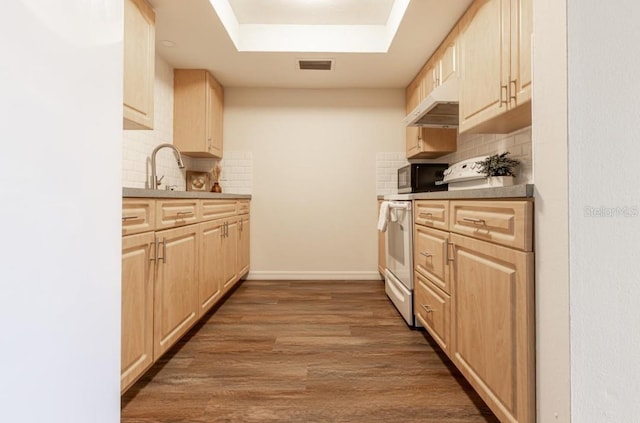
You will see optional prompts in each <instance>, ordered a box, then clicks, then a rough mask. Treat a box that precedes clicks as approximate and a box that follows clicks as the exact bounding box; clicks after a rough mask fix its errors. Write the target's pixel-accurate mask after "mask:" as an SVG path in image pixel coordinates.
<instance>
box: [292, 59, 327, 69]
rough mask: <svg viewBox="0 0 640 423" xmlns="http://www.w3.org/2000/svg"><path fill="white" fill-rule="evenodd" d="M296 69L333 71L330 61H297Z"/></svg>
mask: <svg viewBox="0 0 640 423" xmlns="http://www.w3.org/2000/svg"><path fill="white" fill-rule="evenodd" d="M298 69H300V70H322V71H330V70H333V60H331V59H314V60H307V59H298Z"/></svg>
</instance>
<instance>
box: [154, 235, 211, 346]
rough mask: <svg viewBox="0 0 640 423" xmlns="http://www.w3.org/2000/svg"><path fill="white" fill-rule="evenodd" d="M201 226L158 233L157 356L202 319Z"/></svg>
mask: <svg viewBox="0 0 640 423" xmlns="http://www.w3.org/2000/svg"><path fill="white" fill-rule="evenodd" d="M199 228H200V226H199V225H188V226H185V227H182V228H175V229H168V230H165V231H161V232H156V237H157V238H158V241H159V242H160V248H159V253H158V258H157V261H158V264H157V272H156V286H155V307H154V356H155V357H156V358H157V357H160V356H161V355H162V354H163V353H164V352H166V351H167V350H168V349H169V348H170V347H171V345H173V344H174V343H175V342H176V341H177V340H178V339H180V337H181V336H182V335H184V334H185V333H186V332H187V330H188V329H189V328H190V327H191V325H192V324H193V323H195V321H196V319H197V317H198V273H199V272H198V269H199V268H198V255H197V252H198V247H199V244H200V243H199Z"/></svg>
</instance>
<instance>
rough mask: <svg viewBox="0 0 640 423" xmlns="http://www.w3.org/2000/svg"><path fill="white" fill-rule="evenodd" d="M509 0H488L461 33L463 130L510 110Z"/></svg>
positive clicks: (461, 116)
mask: <svg viewBox="0 0 640 423" xmlns="http://www.w3.org/2000/svg"><path fill="white" fill-rule="evenodd" d="M508 1H509V0H489V1H486V2H485V3H484V4H483V5H482V6H481V7H480V8H479V9H478V11H477V12H476V14H475V16H474V17H473V19H472V20H471V22H470V23H469V25H468V27H467V28H466V30H465V31H464V34H463V35H462V37H461V39H462V41H461V62H462V63H461V67H462V75H463V77H462V78H461V84H462V87H461V90H460V132H463V131H465V130H467V129H470V128H472V127H474V126H476V125H478V124H479V123H481V122H484V121H486V120H489V119H491V118H493V117H495V116H496V115H498V114H500V113H502V112H504V111H506V103H505V101H506V97H507V88H508V87H507V82H506V81H505V80H506V79H507V77H508V71H509V69H508V67H507V68H506V69H505V66H506V64H508V60H509V56H508V54H509V51H508V45H507V49H505V46H503V33H504V31H505V30H507V31H508V25H507V28H505V25H506V24H507V23H506V22H504V20H503V4H506V3H508ZM505 50H506V51H505ZM505 56H506V57H505ZM503 81H504V82H503Z"/></svg>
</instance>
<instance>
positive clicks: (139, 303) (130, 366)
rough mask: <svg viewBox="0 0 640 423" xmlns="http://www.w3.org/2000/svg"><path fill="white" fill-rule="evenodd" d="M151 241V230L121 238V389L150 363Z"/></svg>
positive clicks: (152, 263)
mask: <svg viewBox="0 0 640 423" xmlns="http://www.w3.org/2000/svg"><path fill="white" fill-rule="evenodd" d="M154 241H155V236H154V234H153V232H146V233H142V234H138V235H128V236H125V237H123V238H122V323H121V324H122V343H121V364H120V385H121V389H122V391H124V390H126V389H127V388H128V387H129V386H131V384H133V382H135V381H136V380H137V379H138V377H139V376H140V375H141V374H142V373H144V372H145V371H146V370H147V369H148V368H149V367H150V366H151V364H153V280H154V270H155V269H154V262H153V261H152V259H153V258H154V256H153V254H154V249H155V248H154V247H155V242H154Z"/></svg>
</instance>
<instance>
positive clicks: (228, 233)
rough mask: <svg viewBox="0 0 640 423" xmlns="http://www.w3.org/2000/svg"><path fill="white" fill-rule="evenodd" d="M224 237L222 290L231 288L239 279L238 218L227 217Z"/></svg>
mask: <svg viewBox="0 0 640 423" xmlns="http://www.w3.org/2000/svg"><path fill="white" fill-rule="evenodd" d="M225 226H226V229H225V230H224V235H223V237H222V274H223V277H222V281H223V283H222V290H223V292H226V291H228V290H229V289H231V287H232V286H233V285H235V283H236V282H237V281H238V279H239V278H238V229H239V223H238V219H237V218H230V219H226V222H225Z"/></svg>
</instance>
